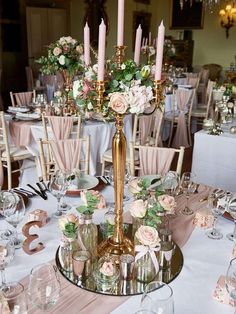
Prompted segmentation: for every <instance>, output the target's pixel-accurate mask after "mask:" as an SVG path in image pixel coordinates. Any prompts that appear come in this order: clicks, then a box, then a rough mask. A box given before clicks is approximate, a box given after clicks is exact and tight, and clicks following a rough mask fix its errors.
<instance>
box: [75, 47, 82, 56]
mask: <svg viewBox="0 0 236 314" xmlns="http://www.w3.org/2000/svg"><path fill="white" fill-rule="evenodd" d="M75 50H76V51H77V52H78V53H79V54H80V55H81V54H82V53H83V47H82V46H81V45H78V46H76V48H75Z"/></svg>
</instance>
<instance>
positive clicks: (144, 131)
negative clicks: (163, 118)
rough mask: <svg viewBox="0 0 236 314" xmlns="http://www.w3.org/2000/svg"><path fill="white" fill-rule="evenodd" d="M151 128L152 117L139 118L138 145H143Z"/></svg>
mask: <svg viewBox="0 0 236 314" xmlns="http://www.w3.org/2000/svg"><path fill="white" fill-rule="evenodd" d="M152 127H153V115H152V114H151V115H146V116H145V115H143V116H141V117H140V118H139V130H140V144H141V145H145V143H146V140H147V138H148V136H149V135H151V132H152Z"/></svg>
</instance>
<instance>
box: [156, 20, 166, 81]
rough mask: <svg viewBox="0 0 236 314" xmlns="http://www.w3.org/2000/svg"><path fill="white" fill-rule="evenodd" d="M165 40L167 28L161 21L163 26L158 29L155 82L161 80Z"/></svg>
mask: <svg viewBox="0 0 236 314" xmlns="http://www.w3.org/2000/svg"><path fill="white" fill-rule="evenodd" d="M164 40H165V26H164V25H163V21H161V24H160V26H159V27H158V37H157V46H156V70H155V80H160V79H161V71H162V60H163V49H164Z"/></svg>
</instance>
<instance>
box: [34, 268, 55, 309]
mask: <svg viewBox="0 0 236 314" xmlns="http://www.w3.org/2000/svg"><path fill="white" fill-rule="evenodd" d="M60 291H61V286H60V280H59V276H58V270H57V268H56V267H55V266H54V265H51V264H49V263H44V264H40V265H38V266H36V267H34V268H33V269H32V270H31V272H30V278H29V289H28V295H29V298H30V300H31V302H32V304H33V305H34V306H35V307H37V308H39V309H41V310H43V311H47V310H49V309H50V308H51V307H52V306H54V305H55V304H56V302H57V301H58V299H59V297H60Z"/></svg>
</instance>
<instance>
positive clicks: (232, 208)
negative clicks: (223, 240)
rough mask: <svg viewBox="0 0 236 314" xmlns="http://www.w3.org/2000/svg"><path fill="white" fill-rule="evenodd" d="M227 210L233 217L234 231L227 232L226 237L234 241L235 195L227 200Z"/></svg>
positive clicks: (235, 227) (235, 219)
mask: <svg viewBox="0 0 236 314" xmlns="http://www.w3.org/2000/svg"><path fill="white" fill-rule="evenodd" d="M228 212H229V213H230V215H231V216H232V217H233V219H234V231H233V232H231V233H229V234H227V235H226V237H227V238H228V239H229V240H231V241H236V196H234V197H232V198H231V199H230V200H229V203H228Z"/></svg>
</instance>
